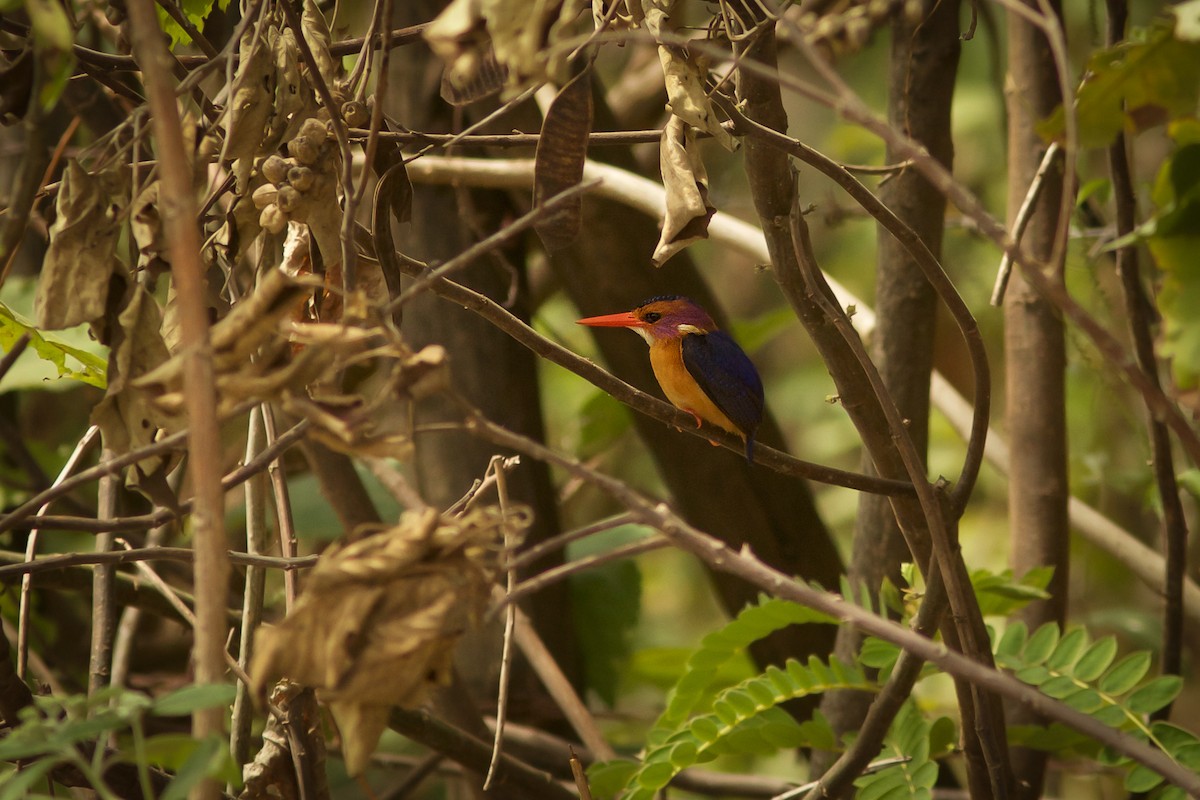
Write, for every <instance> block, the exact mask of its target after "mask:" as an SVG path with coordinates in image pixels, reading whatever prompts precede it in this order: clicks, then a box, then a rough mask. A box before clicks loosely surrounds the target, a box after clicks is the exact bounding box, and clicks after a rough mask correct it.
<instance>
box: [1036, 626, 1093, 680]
mask: <svg viewBox="0 0 1200 800" xmlns="http://www.w3.org/2000/svg"><path fill="white" fill-rule="evenodd" d="M1087 644H1088V635H1087V632H1086V631H1085V630H1084V629H1083V628H1072V629H1071V630H1069V631H1067V633H1066V635H1064V636H1063V637H1062V639H1060V640H1059V642H1058V646H1057V647H1055V648H1054V652H1053V653H1052V654H1051V655H1050V657H1049V658H1048V659H1046V666H1047V667H1048V668H1050V669H1051V670H1054V671H1055V672H1066V673H1070V671H1071V667H1072V666H1073V665H1074V664H1075V662H1076V661H1078V660H1079V656H1080V655H1081V654H1082V653H1083V650H1084V648H1085V647H1087Z"/></svg>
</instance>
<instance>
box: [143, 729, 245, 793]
mask: <svg viewBox="0 0 1200 800" xmlns="http://www.w3.org/2000/svg"><path fill="white" fill-rule="evenodd" d="M210 777H211V778H217V779H220V780H223V781H225V782H234V783H240V782H241V774H240V772H239V771H238V770H237V769H236V767H235V765H234V764H233V759H232V758H231V757H230V755H229V748H228V747H227V746H226V744H225V742H224V740H222V739H221V737H219V736H215V735H214V736H209V737H207V738H204V739H201V740H199V741H197V742H196V748H195V750H193V751H192V754H191V755H190V756H189V757H188V759H187V761H185V762H184V764H183V766H182V767H180V768H179V772H177V773H176V774H175V779H174V780H173V781H171V782H170V783H169V784H167V788H166V789H164V790H163V793H162V795H161V796H160V798H159V800H185V799H186V798H187V795H188V792H190V791H191V790H192V789H193V788H194V787H195V786H196V785H197V784H199V783H200V781H202V780H204V779H205V778H210Z"/></svg>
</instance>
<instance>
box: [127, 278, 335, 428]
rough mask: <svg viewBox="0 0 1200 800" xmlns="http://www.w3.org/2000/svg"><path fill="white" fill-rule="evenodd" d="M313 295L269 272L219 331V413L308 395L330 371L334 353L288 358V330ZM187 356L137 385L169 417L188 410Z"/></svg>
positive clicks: (215, 331)
mask: <svg viewBox="0 0 1200 800" xmlns="http://www.w3.org/2000/svg"><path fill="white" fill-rule="evenodd" d="M309 291H310V288H309V287H308V286H307V285H305V283H303V282H301V281H297V280H293V279H292V278H289V277H288V276H287V275H284V274H283V273H282V272H280V271H279V270H268V271H267V272H266V273H265V274H264V275H263V277H262V278H261V279H260V280H259V285H258V287H257V288H256V289H255V290H254V291H253V292H251V293H250V294H249V295H248V296H247V297H245V298H243V299H242V300H241V302H239V303H238V304H237V305H236V306H234V307H233V309H232V310H231V311H230V312H229V314H227V315H226V316H225V318H224V319H222V320H220V321H219V322H218V323H217V324H216V325H214V326H213V328H212V349H213V371H214V373H215V376H214V377H215V380H216V388H217V398H218V413H222V414H223V413H227V412H229V411H231V410H232V409H233V408H234V407H236V406H237V405H238V404H240V403H241V402H242V401H244V400H248V399H254V400H265V399H269V398H273V397H275V396H277V395H278V394H279V393H280V392H282V391H283V390H284V389H285V388H289V387H290V388H293V389H295V390H297V391H303V387H304V386H305V385H307V383H309V382H310V381H312V380H315V379H316V378H317V377H318V376H320V375H321V374H323V373H324V371H325V370H326V369H327V368H328V364H329V362H330V361H332V360H333V356H332V355H331V354H325V353H315V352H314V353H312V354H309V355H308V356H307V357H305V358H296V359H290V360H289V358H288V356H289V348H288V345H287V334H286V330H287V327H288V325H289V324H290V318H291V317H292V315H294V314H295V313H296V310H297V309H298V308H299V306H300V305H301V304H303V302H304V301H305V300H306V299H307V297H308V294H309ZM160 338H161V337H160ZM186 355H187V354H186V353H182V352H181V353H176V354H175V355H173V356H171V357H170V358H169V359H164V360H163V361H162V362H160V363H159V364H157V365H156V366H155V368H154V369H151V370H147V371H146V372H145V373H144V374H142V375H140V376H139V377H137V378H136V379H135V380H133V381H132V386H133V388H134V389H135V390H137V391H140V392H143V393H144V394H145V396H146V398H147V401H148V402H149V403H151V404H153V406H154V408H156V409H159V410H160V411H161V412H162V413H164V414H169V415H179V414H182V413H183V411H184V394H183V387H184V382H183V371H184V360H185V358H186Z"/></svg>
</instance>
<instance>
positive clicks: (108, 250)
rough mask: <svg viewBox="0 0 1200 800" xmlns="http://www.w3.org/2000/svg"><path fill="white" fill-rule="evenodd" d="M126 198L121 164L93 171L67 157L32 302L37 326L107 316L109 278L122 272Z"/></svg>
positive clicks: (51, 326)
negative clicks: (119, 251)
mask: <svg viewBox="0 0 1200 800" xmlns="http://www.w3.org/2000/svg"><path fill="white" fill-rule="evenodd" d="M127 199H128V188H127V184H126V181H125V179H124V177H123V174H122V173H121V172H120V171H119V170H118V169H113V170H111V171H109V172H101V173H97V174H95V175H93V174H90V173H89V172H87V170H85V169H84V168H83V167H81V166H80V165H79V162H77V161H75V160H71V161H68V162H67V168H66V172H65V173H64V174H63V180H62V186H61V187H60V189H59V192H58V203H57V206H56V210H57V216H56V217H55V220H54V224H53V225H51V226H50V247H49V248H48V249H47V251H46V258H45V260H44V261H43V263H42V275H41V278H40V279H39V280H38V287H37V297H36V299H35V301H34V312H35V315H36V317H37V323H38V327H39V328H42V329H45V330H60V329H62V328H71V327H74V326H76V325H82V324H83V323H85V322H93V321H95V320H98V319H99V318H100V317H102V316H103V315H104V311H105V307H106V305H107V303H108V295H109V284H110V280H109V279H110V277H111V276H112V274H113V273H114V272H123V268H122V267H121V265H120V263H119V262H118V261H117V259H116V252H117V239H118V237H119V236H120V233H121V216H122V212H123V211H124V206H125V204H126V202H127Z"/></svg>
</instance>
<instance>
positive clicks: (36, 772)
mask: <svg viewBox="0 0 1200 800" xmlns="http://www.w3.org/2000/svg"><path fill="white" fill-rule="evenodd" d="M61 763H62V761H61V760H60V759H57V758H49V757H48V758H41V759H38V760H37V761H35V762H33V763H32V764H26V765H25V766H24V767H22V768H21V771H20V772H18V773H16V774H15V775H9V776H8V777H6V778H4V779H3V780H0V800H25V798H27V797H29V796H30V795H31V794H32V793H33V787H34V786H36V785H37V784H39V783H41V782H42V781H44V780H46V776H47V774H48V773H49V772H50V770H52V769H54V768H55V767H57V766H58V765H59V764H61Z"/></svg>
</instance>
